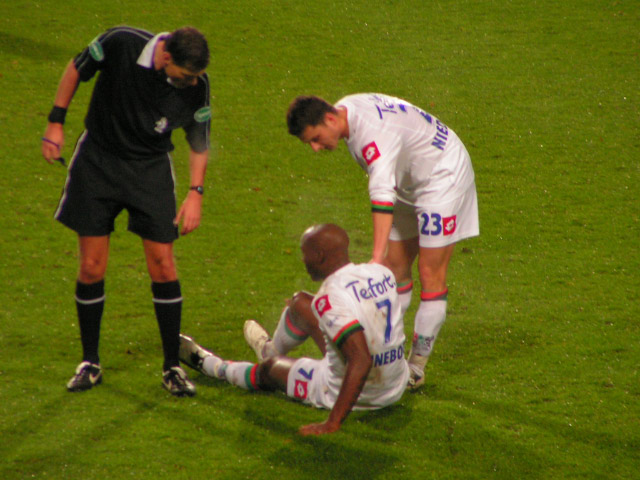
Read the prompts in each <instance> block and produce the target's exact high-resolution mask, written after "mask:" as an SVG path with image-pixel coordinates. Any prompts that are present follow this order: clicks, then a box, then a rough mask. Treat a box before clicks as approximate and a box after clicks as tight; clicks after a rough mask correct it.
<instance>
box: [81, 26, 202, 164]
mask: <svg viewBox="0 0 640 480" xmlns="http://www.w3.org/2000/svg"><path fill="white" fill-rule="evenodd" d="M166 35H168V34H166ZM161 39H162V35H156V36H155V37H154V35H153V34H152V33H150V32H147V31H145V30H140V29H137V28H131V27H126V26H120V27H115V28H111V29H109V30H107V31H106V32H105V33H103V34H101V35H99V36H98V37H96V38H95V40H93V41H92V42H91V43H90V44H89V45H88V46H87V47H86V48H85V49H84V50H83V51H82V52H81V53H79V54H78V55H77V56H76V57H75V58H74V63H75V66H76V69H77V70H78V73H79V74H80V80H81V81H84V82H86V81H88V80H90V79H91V78H92V77H93V76H94V75H95V74H96V72H97V71H98V70H99V71H100V75H99V76H98V79H97V80H96V84H95V87H94V90H93V95H92V97H91V104H90V106H89V111H88V112H87V116H86V118H85V127H86V128H87V131H88V132H89V135H90V137H91V139H92V140H93V141H94V142H96V143H97V144H98V145H100V147H102V148H104V149H105V150H107V151H110V152H112V153H114V154H116V155H120V156H123V157H125V158H133V159H141V158H148V157H155V156H158V155H161V154H163V153H167V152H170V151H172V150H173V148H174V147H173V144H172V143H171V131H172V130H175V129H177V128H180V127H182V128H183V129H184V130H185V133H186V139H187V142H188V143H189V145H190V146H191V149H192V150H194V151H196V152H203V151H205V150H208V149H209V131H210V118H211V108H210V104H209V77H208V75H207V74H206V73H205V74H203V75H200V76H199V77H198V83H197V84H196V85H194V86H192V87H191V86H190V87H186V88H182V89H180V88H175V87H173V86H171V85H170V84H169V83H168V82H167V75H166V74H165V73H164V70H155V68H154V66H153V52H154V49H155V46H156V44H157V42H158V41H159V40H161Z"/></svg>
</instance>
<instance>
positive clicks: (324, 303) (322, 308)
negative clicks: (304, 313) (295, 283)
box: [315, 295, 331, 316]
mask: <svg viewBox="0 0 640 480" xmlns="http://www.w3.org/2000/svg"><path fill="white" fill-rule="evenodd" d="M315 307H316V311H317V312H318V315H320V316H323V315H324V313H325V312H327V311H329V310H331V304H330V303H329V295H323V296H322V297H320V298H319V299H317V300H316V305H315Z"/></svg>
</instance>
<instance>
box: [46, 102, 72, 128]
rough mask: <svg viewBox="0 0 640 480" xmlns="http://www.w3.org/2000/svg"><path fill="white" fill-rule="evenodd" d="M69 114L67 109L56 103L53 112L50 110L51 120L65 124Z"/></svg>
mask: <svg viewBox="0 0 640 480" xmlns="http://www.w3.org/2000/svg"><path fill="white" fill-rule="evenodd" d="M66 116H67V109H66V108H62V107H58V106H56V105H54V106H53V108H52V109H51V112H49V118H48V120H49V122H51V123H60V124H62V125H64V119H65V117H66Z"/></svg>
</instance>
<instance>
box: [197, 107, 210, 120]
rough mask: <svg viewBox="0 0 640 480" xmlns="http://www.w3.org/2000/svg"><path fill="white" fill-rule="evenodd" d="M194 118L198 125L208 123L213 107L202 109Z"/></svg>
mask: <svg viewBox="0 0 640 480" xmlns="http://www.w3.org/2000/svg"><path fill="white" fill-rule="evenodd" d="M193 118H194V119H195V121H196V122H198V123H202V122H206V121H207V120H209V119H210V118H211V107H202V108H201V109H199V110H198V111H197V112H196V113H194V114H193Z"/></svg>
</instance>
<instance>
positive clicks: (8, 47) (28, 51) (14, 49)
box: [0, 32, 79, 61]
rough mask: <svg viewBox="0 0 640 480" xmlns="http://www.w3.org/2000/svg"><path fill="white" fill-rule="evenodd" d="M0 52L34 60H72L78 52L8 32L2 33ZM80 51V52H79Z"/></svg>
mask: <svg viewBox="0 0 640 480" xmlns="http://www.w3.org/2000/svg"><path fill="white" fill-rule="evenodd" d="M0 51H2V52H6V54H10V55H18V56H20V57H23V58H29V59H32V60H41V61H44V60H66V59H70V58H72V57H73V56H74V55H75V54H76V53H78V52H77V51H76V50H71V49H69V48H64V47H61V46H60V45H55V44H51V43H47V42H44V41H38V40H32V39H30V38H25V37H20V36H17V35H13V34H11V33H7V32H0ZM78 51H79V50H78Z"/></svg>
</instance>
